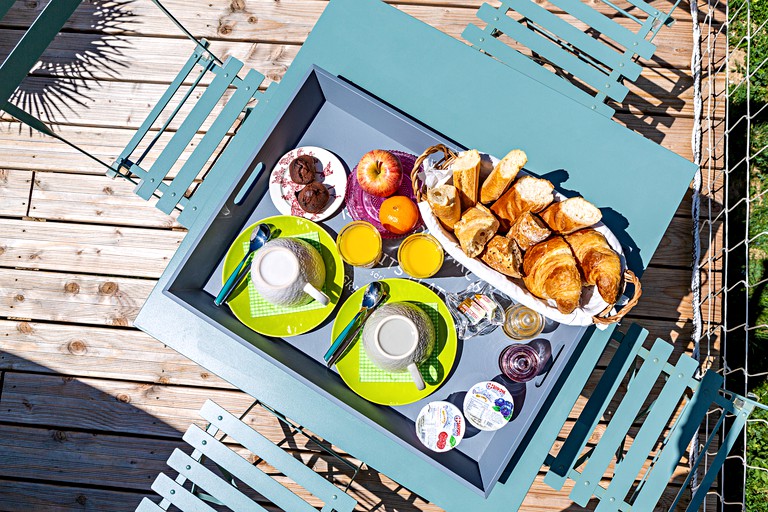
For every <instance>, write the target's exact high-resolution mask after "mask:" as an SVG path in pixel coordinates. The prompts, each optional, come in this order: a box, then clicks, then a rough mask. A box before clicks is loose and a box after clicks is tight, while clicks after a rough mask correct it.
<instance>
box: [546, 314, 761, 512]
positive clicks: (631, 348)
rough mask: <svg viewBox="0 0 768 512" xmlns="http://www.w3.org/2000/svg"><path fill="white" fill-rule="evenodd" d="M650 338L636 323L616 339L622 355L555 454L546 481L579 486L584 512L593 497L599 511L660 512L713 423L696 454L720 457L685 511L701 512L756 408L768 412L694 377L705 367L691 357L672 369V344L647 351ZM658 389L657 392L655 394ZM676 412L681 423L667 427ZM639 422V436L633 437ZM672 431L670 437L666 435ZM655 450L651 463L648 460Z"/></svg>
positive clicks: (711, 376)
mask: <svg viewBox="0 0 768 512" xmlns="http://www.w3.org/2000/svg"><path fill="white" fill-rule="evenodd" d="M647 334H648V333H647V331H645V330H644V329H642V328H640V327H638V326H637V325H632V326H631V327H630V328H629V329H628V331H627V333H626V335H623V336H622V335H621V333H618V332H617V334H616V340H617V341H619V343H620V344H619V346H618V348H617V350H616V353H615V354H614V356H613V358H612V360H611V362H610V363H609V365H608V367H607V368H606V369H605V372H604V373H603V375H602V376H601V378H600V380H599V382H598V384H597V386H596V387H595V389H594V391H593V393H592V395H591V396H590V398H589V400H588V402H587V403H586V405H585V406H584V408H583V409H582V412H581V414H580V415H579V418H578V420H577V421H576V423H575V425H574V426H573V429H572V430H571V433H570V434H569V435H568V437H567V439H566V440H565V442H564V443H563V444H562V446H561V447H560V449H559V451H558V453H557V454H551V455H550V456H549V458H548V460H547V465H549V470H548V472H547V475H546V477H545V478H544V482H545V483H547V484H548V485H550V486H551V487H553V488H554V489H557V490H559V489H561V488H562V487H563V485H564V484H565V482H566V480H567V479H569V478H570V479H572V480H574V481H575V484H574V486H573V489H572V491H571V493H570V497H571V499H573V500H574V501H575V502H576V503H578V504H579V505H582V506H585V505H586V504H587V502H588V501H589V500H590V499H591V498H592V497H593V496H595V497H597V498H598V499H599V500H600V504H599V505H598V507H597V510H599V511H601V512H602V511H608V510H614V511H618V510H624V511H626V510H655V509H656V508H655V507H656V506H657V504H658V502H659V500H660V498H661V496H662V493H663V492H664V491H665V489H667V487H668V484H669V482H670V480H671V479H672V477H673V474H674V473H675V471H676V470H677V469H678V465H679V464H680V462H681V460H682V459H683V458H684V457H686V455H687V454H688V447H689V446H690V443H691V441H692V439H694V438H695V437H697V436H698V433H699V427H700V425H701V424H702V423H703V422H704V421H709V422H710V425H715V426H714V428H711V427H710V430H711V432H712V435H710V436H709V438H708V439H707V440H706V442H705V443H704V444H703V445H702V446H700V447H699V450H698V452H699V453H702V454H703V453H707V451H708V449H709V452H710V454H711V452H712V450H713V449H714V448H717V450H716V451H717V453H716V454H715V455H714V456H712V457H711V459H710V460H709V461H708V462H709V464H708V467H706V468H702V471H703V476H702V478H701V480H700V481H699V482H698V484H699V485H698V486H697V488H696V491H695V492H694V494H693V496H692V497H691V500H690V502H688V504H687V506H686V510H689V511H694V510H698V508H699V506H700V505H701V503H702V501H703V500H704V498H705V496H706V493H707V492H708V490H709V488H710V487H711V485H712V483H713V482H714V479H715V477H716V475H717V473H718V472H719V470H720V468H721V467H722V465H723V462H724V461H725V458H726V456H727V454H728V452H729V451H730V450H731V448H732V447H733V445H734V443H735V442H736V438H737V437H738V435H739V432H740V431H741V429H742V428H743V427H744V425H745V423H746V421H747V418H748V417H749V415H750V414H751V412H752V411H753V410H754V408H755V407H761V408H765V406H763V405H761V404H758V403H756V402H754V401H752V400H749V399H747V398H744V397H740V396H739V395H735V394H731V393H728V392H726V391H724V390H723V389H721V386H722V384H723V378H722V376H721V375H719V374H718V373H716V372H713V371H707V372H705V373H704V375H703V377H702V378H700V379H699V378H698V377H697V376H696V373H697V371H698V370H699V363H698V362H697V361H696V360H694V359H693V358H691V357H689V356H688V355H685V354H684V355H682V356H680V358H679V359H678V361H677V363H676V364H675V365H672V364H670V363H669V362H668V359H669V357H670V355H671V354H672V350H673V346H672V345H670V344H669V343H667V342H665V341H663V340H660V339H657V340H656V341H655V342H654V344H653V346H652V347H651V349H650V350H647V349H645V348H643V347H642V344H643V341H644V340H645V339H646V337H647ZM636 358H639V361H641V362H642V364H641V365H640V366H639V368H634V363H635V361H636ZM633 368H634V370H633V373H631V374H630V379H629V384H628V386H627V389H626V392H623V391H622V392H621V393H623V396H621V398H620V402H619V403H618V405H617V406H616V408H615V409H614V410H613V412H612V414H611V415H610V416H611V420H610V422H609V423H608V425H607V427H606V428H605V431H604V432H603V434H602V436H601V438H600V440H599V441H598V442H597V445H596V446H594V448H592V449H590V450H588V451H587V452H586V453H584V449H585V447H586V446H587V442H588V440H589V438H590V436H591V435H592V433H593V432H594V431H595V429H596V427H597V425H598V422H599V421H600V418H601V417H603V416H604V415H605V413H606V409H607V408H608V405H609V403H611V401H612V399H613V398H614V395H616V393H617V391H619V388H620V384H621V382H622V381H623V378H624V376H625V375H626V374H627V373H628V371H630V370H632V369H633ZM659 386H660V387H661V389H660V391H659V390H658V388H659ZM654 388H655V389H656V390H657V391H658V394H655V393H652V392H653V390H654ZM649 397H652V401H651V403H650V406H649V407H646V408H645V410H642V409H643V405H644V404H646V403H647V402H648V400H650V399H649ZM614 402H615V401H614ZM675 414H677V418H676V419H675V420H674V421H673V422H672V425H671V427H669V423H670V420H671V419H672V418H673V417H674V415H675ZM726 416H728V417H732V418H733V421H732V422H731V424H730V426H729V429H728V432H727V433H726V434H725V435H724V436H723V438H722V440H721V441H720V442H721V444H720V446H719V447H715V446H712V442H713V441H714V440H715V434H716V433H718V432H719V428H720V426H721V425H722V423H723V421H724V420H725V418H726ZM641 418H643V419H642V421H641ZM638 423H640V426H639V429H638V430H637V431H636V433H635V432H634V431H632V432H630V429H633V428H636V427H637V424H638ZM668 427H669V430H668V432H667V433H666V435H662V434H663V433H664V431H665V430H667V428H668ZM628 436H630V437H633V441H632V444H631V446H630V447H629V449H628V450H627V451H626V453H624V442H625V439H626V438H627V437H628ZM697 442H698V441H697ZM657 447H658V450H657V451H656V453H655V455H654V457H653V458H652V459H651V460H650V462H649V461H648V458H649V454H650V453H653V452H654V450H655V449H656V448H657ZM614 459H615V466H614V470H613V476H612V478H611V480H610V483H609V484H608V485H607V486H603V485H601V480H602V479H603V476H604V474H605V473H606V471H607V470H608V469H609V466H610V464H611V463H614ZM702 459H703V457H699V460H695V461H694V463H693V464H692V469H691V471H690V472H689V474H688V476H687V478H686V479H685V481H684V482H683V483H682V486H681V487H680V490H679V492H678V494H677V496H676V498H675V500H674V502H673V503H672V506H671V507H669V510H678V508H677V507H678V505H679V504H680V501H681V499H682V498H683V496H684V493H685V490H686V487H687V485H688V484H689V483H690V481H691V479H692V478H693V477H694V474H696V473H697V471H698V469H697V467H698V466H699V465H700V463H701V462H702ZM582 466H583V467H582ZM579 468H580V469H579ZM630 491H631V495H630Z"/></svg>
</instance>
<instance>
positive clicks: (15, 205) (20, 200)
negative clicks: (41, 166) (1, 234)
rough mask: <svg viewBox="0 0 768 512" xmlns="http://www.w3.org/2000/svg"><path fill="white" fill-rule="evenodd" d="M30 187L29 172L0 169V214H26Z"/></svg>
mask: <svg viewBox="0 0 768 512" xmlns="http://www.w3.org/2000/svg"><path fill="white" fill-rule="evenodd" d="M31 188H32V173H31V172H29V171H16V170H11V169H0V216H8V217H22V216H24V215H26V214H27V206H28V202H29V192H30V189H31Z"/></svg>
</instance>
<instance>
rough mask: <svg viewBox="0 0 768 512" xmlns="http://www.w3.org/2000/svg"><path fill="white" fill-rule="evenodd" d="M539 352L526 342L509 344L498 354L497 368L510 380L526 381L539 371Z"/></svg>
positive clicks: (540, 363) (541, 361)
mask: <svg viewBox="0 0 768 512" xmlns="http://www.w3.org/2000/svg"><path fill="white" fill-rule="evenodd" d="M543 364H544V361H543V360H542V358H541V354H540V352H539V351H538V350H537V349H536V348H534V347H532V346H531V345H527V344H523V343H520V344H516V345H510V346H508V347H507V348H505V349H504V350H503V351H502V352H501V355H500V356H499V369H500V370H501V373H503V374H504V376H505V377H507V378H508V379H509V380H511V381H512V382H528V381H529V380H531V379H533V378H534V377H536V376H537V375H538V374H539V372H540V371H541V367H542V365H543Z"/></svg>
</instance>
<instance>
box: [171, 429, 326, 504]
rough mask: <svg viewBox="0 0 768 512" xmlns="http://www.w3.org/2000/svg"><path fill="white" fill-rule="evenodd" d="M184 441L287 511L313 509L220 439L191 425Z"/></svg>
mask: <svg viewBox="0 0 768 512" xmlns="http://www.w3.org/2000/svg"><path fill="white" fill-rule="evenodd" d="M184 441H185V442H187V443H188V444H189V445H190V446H192V447H193V448H195V449H196V450H198V451H199V452H200V453H202V454H203V455H205V456H206V457H208V459H210V460H212V461H213V462H215V463H216V464H218V465H220V466H222V467H225V468H227V471H228V472H230V473H231V474H232V475H234V476H235V477H237V478H238V479H239V480H241V481H242V482H243V483H244V484H246V485H248V486H250V487H251V488H252V489H256V490H258V491H259V493H260V494H261V495H263V496H264V497H265V498H267V499H268V500H270V501H272V503H274V504H275V505H277V506H279V507H280V508H282V509H284V510H290V511H291V512H316V509H315V508H314V507H313V506H311V505H310V504H309V503H307V502H306V501H304V500H302V499H301V498H300V497H299V496H297V495H296V494H294V493H293V492H292V491H291V490H290V489H288V488H287V487H285V486H284V485H282V484H281V483H280V482H278V481H277V480H275V479H273V478H272V477H270V476H269V475H267V474H266V473H264V472H263V471H262V470H261V469H259V468H258V467H256V466H254V465H253V464H251V463H249V462H248V461H247V460H245V459H244V458H242V457H241V456H239V455H238V454H236V453H235V452H233V451H232V450H230V449H229V448H227V447H226V446H225V445H224V444H222V443H221V442H220V441H218V440H217V439H215V438H214V437H213V436H211V435H210V434H208V433H206V432H205V431H203V430H202V429H201V428H199V427H197V426H196V425H191V426H190V427H189V428H188V429H187V432H186V433H185V434H184Z"/></svg>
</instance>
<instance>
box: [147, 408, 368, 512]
mask: <svg viewBox="0 0 768 512" xmlns="http://www.w3.org/2000/svg"><path fill="white" fill-rule="evenodd" d="M249 410H250V408H249ZM246 412H248V411H246ZM270 412H272V411H271V410H270ZM200 415H201V416H202V417H203V418H204V419H205V420H206V421H207V422H209V424H210V425H209V426H208V428H207V429H205V430H204V429H201V428H199V427H197V426H196V425H192V426H190V427H189V429H188V430H187V432H186V433H185V434H184V441H185V442H187V443H188V444H189V445H190V446H191V447H192V448H193V450H194V451H193V452H192V454H191V455H187V454H186V453H184V452H183V451H182V450H179V449H176V450H174V452H173V453H172V454H171V457H170V458H169V459H168V466H170V467H171V469H173V470H175V471H176V472H178V476H177V477H176V478H171V477H170V476H167V475H165V474H164V473H160V474H159V475H158V477H157V479H156V480H155V482H154V483H153V484H152V490H153V491H155V492H156V493H157V494H159V495H160V496H161V497H162V501H161V502H160V503H159V504H156V503H154V502H152V501H151V500H150V499H149V498H144V499H143V500H142V501H141V503H140V504H139V507H138V508H137V509H136V512H165V511H167V510H168V509H169V507H170V506H171V505H173V506H175V507H177V508H178V509H179V510H182V511H185V512H191V511H196V512H214V511H215V510H217V509H215V508H214V506H217V505H221V506H225V507H227V508H228V509H231V510H234V511H237V512H241V511H242V512H244V511H256V512H266V509H265V508H264V506H262V505H261V504H260V503H257V502H256V501H254V499H253V498H252V497H250V496H249V495H247V494H246V492H244V491H246V489H245V487H249V488H251V489H253V490H256V491H257V492H258V494H259V495H261V496H262V497H263V498H264V499H266V500H269V501H270V502H271V503H272V504H274V505H276V506H277V507H279V508H280V509H281V510H286V511H291V512H316V511H317V508H315V506H313V505H310V504H309V503H307V502H306V501H305V500H304V499H303V498H301V497H299V496H298V495H296V494H295V493H294V492H293V491H292V490H291V489H289V488H288V487H286V486H285V485H283V484H282V483H280V482H279V481H277V480H276V479H274V478H273V477H272V476H270V475H269V474H267V473H265V472H264V471H262V469H260V468H259V467H258V465H257V464H256V463H251V462H249V461H248V460H247V459H246V458H244V457H243V456H242V455H239V454H237V453H235V452H234V451H232V450H231V449H230V448H229V447H228V446H227V445H226V444H224V442H223V440H224V438H225V437H227V438H230V439H232V440H234V441H236V442H237V443H238V444H239V445H241V446H242V447H243V448H245V449H246V450H248V451H249V452H250V453H252V454H254V455H255V456H256V457H257V458H258V459H257V462H261V461H263V462H266V463H267V464H269V465H270V466H271V467H272V468H274V469H276V470H277V471H279V472H280V473H281V474H283V475H285V476H286V477H288V478H290V479H291V480H293V481H294V482H295V483H297V484H299V485H300V486H302V487H303V488H304V489H305V490H306V491H308V492H309V493H311V494H312V495H314V496H315V497H316V498H318V499H319V500H321V501H322V503H323V506H322V508H321V509H320V510H321V511H322V512H352V511H353V510H354V508H355V506H356V505H357V501H356V500H355V499H354V498H352V497H351V496H349V495H348V494H347V493H346V492H344V491H343V490H341V489H340V488H338V487H336V486H335V485H334V484H333V483H331V482H330V481H328V480H326V479H325V478H323V477H322V476H320V475H319V474H318V473H316V472H314V471H313V470H312V469H310V468H309V467H307V466H305V465H304V464H303V463H302V462H301V461H299V460H297V459H295V458H294V457H293V456H291V455H290V454H289V453H287V452H286V451H284V450H283V449H282V448H280V447H279V446H278V445H275V444H274V443H272V441H270V440H269V439H267V438H266V437H264V436H263V435H261V434H259V433H258V432H256V431H255V430H254V429H252V428H251V427H249V426H248V425H246V424H245V423H243V422H242V421H241V419H238V418H237V417H235V416H234V415H232V414H231V413H230V412H228V411H226V410H225V409H223V408H222V407H221V406H219V405H218V404H216V403H215V402H212V401H211V400H208V401H207V402H206V403H205V405H203V408H202V409H201V410H200ZM279 418H280V419H281V421H286V419H285V418H282V417H279ZM220 432H221V433H224V437H221V436H219V437H217V434H219V433H220ZM326 450H327V449H326ZM329 453H331V452H330V451H329ZM333 455H334V456H336V457H337V458H338V460H340V461H342V462H343V459H341V458H340V457H339V456H338V455H336V454H333ZM206 459H207V460H209V461H211V462H212V463H213V464H214V465H215V466H216V468H215V469H218V471H219V473H220V474H216V473H215V472H214V471H212V470H211V469H209V468H208V467H206V466H205V465H204V461H205V460H206ZM345 463H346V462H345ZM346 464H349V463H346ZM270 472H271V470H270ZM356 474H357V473H356V472H355V475H356ZM353 479H354V476H353ZM348 487H349V486H347V488H348Z"/></svg>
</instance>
